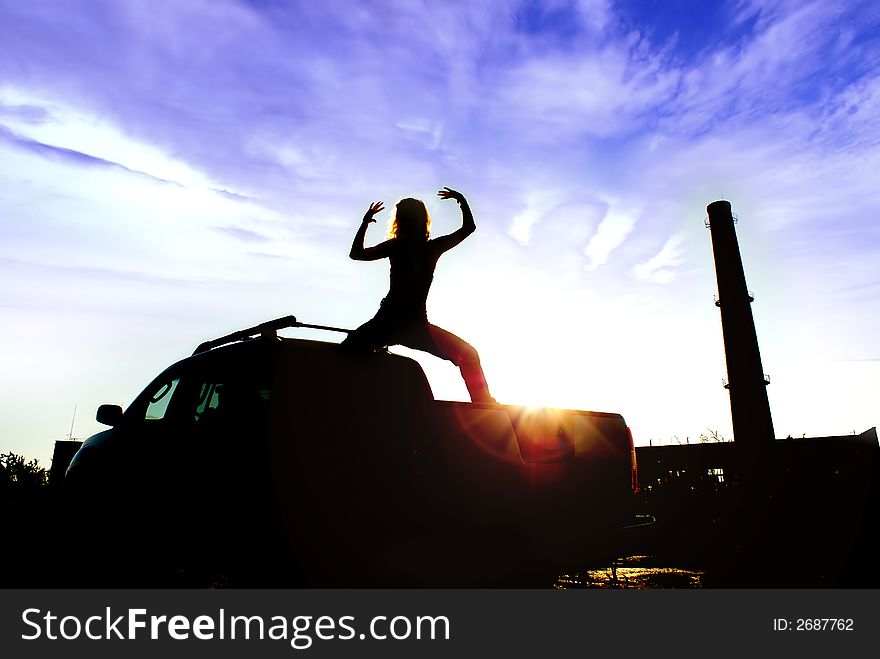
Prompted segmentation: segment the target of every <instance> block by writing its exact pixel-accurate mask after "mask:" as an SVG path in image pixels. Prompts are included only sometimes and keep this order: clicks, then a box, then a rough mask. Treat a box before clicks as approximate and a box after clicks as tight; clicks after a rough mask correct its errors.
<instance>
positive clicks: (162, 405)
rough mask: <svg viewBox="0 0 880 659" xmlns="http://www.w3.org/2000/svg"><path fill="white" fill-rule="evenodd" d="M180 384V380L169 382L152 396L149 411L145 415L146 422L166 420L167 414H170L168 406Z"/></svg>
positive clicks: (148, 404)
mask: <svg viewBox="0 0 880 659" xmlns="http://www.w3.org/2000/svg"><path fill="white" fill-rule="evenodd" d="M178 382H180V378H174V379H173V380H170V381H168V382H163V383H162V385H161V386H160V387H159V388H158V389H157V390H156V391H155V392H154V393H153V394H152V395H151V396H150V399H149V401H148V402H147V411H146V414H145V415H144V420H145V421H161V420H162V419H164V418H165V414H166V412H168V404H169V403H170V402H171V398H172V397H173V396H174V391H175V390H176V389H177V384H178Z"/></svg>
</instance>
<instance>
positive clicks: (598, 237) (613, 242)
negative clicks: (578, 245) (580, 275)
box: [584, 206, 636, 270]
mask: <svg viewBox="0 0 880 659" xmlns="http://www.w3.org/2000/svg"><path fill="white" fill-rule="evenodd" d="M635 225H636V214H635V213H632V212H626V211H621V210H617V209H615V208H614V207H613V206H612V207H611V209H610V210H609V211H608V213H607V214H606V215H605V217H604V218H603V219H602V221H601V222H600V223H599V227H598V228H597V229H596V233H595V234H593V237H592V238H590V242H589V243H587V246H586V247H585V248H584V255H585V256H586V257H587V259H588V262H587V263H586V265H584V270H595V269H596V268H598V267H599V266H601V265H604V264H605V263H607V262H608V258H609V257H610V256H611V252H613V251H614V250H615V249H617V248H618V247H619V246H620V245H621V243H623V241H624V240H625V239H626V237H627V236H628V235H629V234H630V232H631V231H632V230H633V229H634V228H635Z"/></svg>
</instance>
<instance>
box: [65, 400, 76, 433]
mask: <svg viewBox="0 0 880 659" xmlns="http://www.w3.org/2000/svg"><path fill="white" fill-rule="evenodd" d="M76 405H77V404H76V403H74V404H73V418H72V419H71V420H70V432H69V433H67V439H73V422H74V421H76Z"/></svg>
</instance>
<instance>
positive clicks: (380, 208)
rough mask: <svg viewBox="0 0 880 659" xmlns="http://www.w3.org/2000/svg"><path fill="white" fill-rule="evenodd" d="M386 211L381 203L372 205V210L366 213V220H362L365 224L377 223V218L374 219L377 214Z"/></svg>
mask: <svg viewBox="0 0 880 659" xmlns="http://www.w3.org/2000/svg"><path fill="white" fill-rule="evenodd" d="M383 210H385V207H384V206H383V205H382V202H381V201H376V202H373V203H372V204H370V209H369V210H368V211H367V212H366V213H364V219H363V220H362V223H363V224H369V223H370V222H375V221H376V218H375V217H374V216H375V215H376V213H379V212H381V211H383Z"/></svg>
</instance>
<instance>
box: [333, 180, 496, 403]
mask: <svg viewBox="0 0 880 659" xmlns="http://www.w3.org/2000/svg"><path fill="white" fill-rule="evenodd" d="M437 195H438V196H439V197H440V198H441V199H455V200H456V201H457V202H458V204H459V206H460V207H461V216H462V223H461V228H460V229H458V230H457V231H454V232H452V233H450V234H449V235H446V236H440V237H439V238H434V239H429V236H430V231H431V218H430V216H429V215H428V209H427V208H426V207H425V204H424V202H422V201H421V200H419V199H412V198H408V199H401V200H400V201H399V202H397V205H396V206H395V208H394V211H393V216H392V221H391V228H390V230H389V232H388V240H386V241H385V242H383V243H379V244H378V245H376V246H375V247H364V238H365V236H366V234H367V227H368V226H369V225H370V223H371V222H375V221H376V218H375V215H376V213H378V212H380V211H382V210H384V206H383V205H382V202H381V201H377V202H375V203H373V204H370V208H369V210H367V212H366V213H365V214H364V219H363V220H362V221H361V226H360V228H359V229H358V230H357V233H356V234H355V236H354V241H353V242H352V244H351V253H350V254H349V256H351V258H353V259H354V260H356V261H375V260H377V259H384V258H388V259H389V260H390V261H391V286H390V289H389V291H388V295H386V296H385V299H383V300H382V303H381V305H380V306H379V311H378V313H376V315H375V316H374V317H373V318H372V319H371V320H369V321H367V322H366V323H364V324H363V325H361V326H360V327H358V328H357V329H356V330H354V332H352V333H351V334H349V335H348V338H347V339H345V341H343V342H342V345H343V347H345V348H346V349H348V350H350V351H357V352H361V351H363V352H368V351H374V350H377V349H379V348H382V347H385V346H389V345H402V346H406V347H408V348H415V349H416V350H424V351H425V352H430V353H431V354H432V355H436V356H437V357H440V358H441V359H448V360H449V361H451V362H452V363H453V364H455V365H456V366H458V367H459V369H460V370H461V375H462V377H463V378H464V383H465V386H466V387H467V390H468V393H469V394H470V396H471V400H472V401H474V402H475V403H477V402H480V403H494V402H495V399H494V398H492V396H491V395H490V394H489V387H488V386H487V384H486V378H485V376H484V375H483V369H482V367H481V366H480V357H479V355H478V354H477V351H476V350H474V348H473V347H472V346H471V345H469V344H468V343H467V342H465V341H463V340H462V339H460V338H458V337H457V336H455V334H453V333H451V332H447V331H446V330H444V329H441V328H440V327H437V326H436V325H432V324H431V323H429V322H428V316H427V311H426V309H425V302H426V300H427V298H428V290H429V289H430V288H431V282H432V281H433V280H434V268H435V267H436V266H437V260H438V259H439V258H440V255H441V254H443V252H445V251H447V250H449V249H452V248H453V247H455V246H456V245H458V244H459V243H460V242H461V241H462V240H464V239H465V238H467V237H468V236H469V235H471V234H472V233H473V232H474V230H475V229H476V228H477V226H476V224H474V216H473V214H472V213H471V209H470V207H469V206H468V203H467V201H466V200H465V198H464V195H463V194H461V193H460V192H456V191H455V190H450V189H449V188H444V189H443V190H440V191H439V192H438V193H437Z"/></svg>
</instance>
